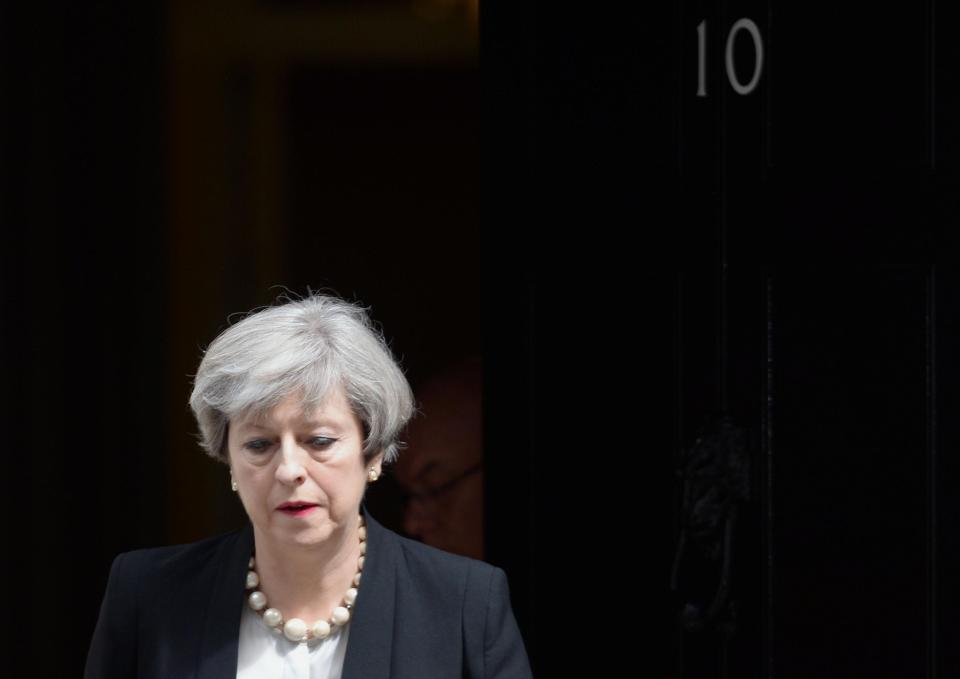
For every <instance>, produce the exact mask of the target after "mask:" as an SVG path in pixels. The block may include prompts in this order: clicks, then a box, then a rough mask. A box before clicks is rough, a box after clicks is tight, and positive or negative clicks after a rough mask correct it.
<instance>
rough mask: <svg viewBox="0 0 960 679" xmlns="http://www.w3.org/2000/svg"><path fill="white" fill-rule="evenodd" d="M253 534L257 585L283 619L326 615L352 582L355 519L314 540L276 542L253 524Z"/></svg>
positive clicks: (356, 549)
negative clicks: (317, 542) (316, 542)
mask: <svg viewBox="0 0 960 679" xmlns="http://www.w3.org/2000/svg"><path fill="white" fill-rule="evenodd" d="M254 539H255V544H256V571H257V574H258V575H259V576H260V585H259V589H260V591H262V592H263V593H264V594H265V595H266V597H267V605H268V606H269V607H271V608H276V609H279V611H280V612H281V613H282V614H283V618H284V620H289V619H290V618H301V619H302V620H304V621H305V622H306V623H307V624H308V625H311V624H313V623H314V622H315V621H316V620H320V619H323V620H326V619H328V618H329V617H330V614H331V613H332V612H333V609H334V608H335V607H337V606H340V605H341V601H342V600H343V595H344V594H345V593H346V591H347V589H349V588H350V587H353V586H354V585H353V578H354V576H355V575H356V573H357V565H358V564H357V561H358V559H359V557H360V536H359V533H358V521H357V519H354V521H353V523H352V524H351V525H349V526H347V527H345V529H344V530H342V531H338V532H335V533H333V534H332V535H330V537H329V538H328V539H327V540H325V541H324V542H323V543H321V544H317V545H291V544H290V543H277V542H276V541H274V540H270V539H269V538H267V537H265V536H262V535H260V534H259V533H258V532H257V530H256V528H254Z"/></svg>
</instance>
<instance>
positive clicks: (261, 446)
mask: <svg viewBox="0 0 960 679" xmlns="http://www.w3.org/2000/svg"><path fill="white" fill-rule="evenodd" d="M269 445H270V442H269V441H263V440H257V441H249V442H248V443H245V444H244V446H243V447H244V448H246V449H248V450H252V451H254V452H260V451H261V450H265V449H266V448H267V447H268V446H269Z"/></svg>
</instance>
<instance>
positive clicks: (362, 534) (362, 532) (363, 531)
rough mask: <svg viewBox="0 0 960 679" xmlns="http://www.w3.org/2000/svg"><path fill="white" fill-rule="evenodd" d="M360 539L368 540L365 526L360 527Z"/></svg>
mask: <svg viewBox="0 0 960 679" xmlns="http://www.w3.org/2000/svg"><path fill="white" fill-rule="evenodd" d="M360 539H361V540H366V539H367V529H366V528H365V527H363V526H360Z"/></svg>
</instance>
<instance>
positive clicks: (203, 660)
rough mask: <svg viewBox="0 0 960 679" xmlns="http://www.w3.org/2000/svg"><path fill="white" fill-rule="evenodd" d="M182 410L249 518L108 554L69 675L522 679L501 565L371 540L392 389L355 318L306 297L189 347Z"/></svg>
mask: <svg viewBox="0 0 960 679" xmlns="http://www.w3.org/2000/svg"><path fill="white" fill-rule="evenodd" d="M190 406H191V408H192V410H193V412H194V415H195V416H196V418H197V422H198V424H199V429H200V445H201V447H202V448H203V449H204V450H205V451H206V453H207V454H209V455H210V456H212V457H213V458H214V459H216V460H218V461H221V462H223V463H225V464H226V465H227V466H229V469H230V476H231V480H230V483H231V487H232V488H233V490H234V491H236V492H237V494H238V495H239V499H240V502H241V503H242V504H243V507H244V510H245V511H246V513H247V516H248V517H249V521H248V522H246V523H245V525H244V527H243V528H241V529H240V530H237V531H233V532H231V533H226V534H223V535H219V536H216V537H211V538H207V539H206V540H202V541H200V542H196V543H192V544H186V545H175V546H171V547H159V548H152V549H138V550H134V551H131V552H126V553H123V554H120V555H118V556H117V557H116V559H115V560H114V562H113V565H112V566H111V569H110V576H109V580H108V583H107V590H106V593H105V595H104V599H103V603H102V605H101V609H100V617H99V620H98V622H97V626H96V629H95V631H94V635H93V640H92V642H91V645H90V650H89V654H88V657H87V663H86V672H85V675H84V676H85V677H86V679H113V678H115V677H116V678H120V677H124V678H127V677H151V678H153V677H156V678H157V679H160V678H164V679H168V678H172V677H176V678H178V679H179V678H180V677H184V678H186V677H191V678H193V677H196V679H214V678H216V679H233V678H237V679H252V678H253V677H257V678H263V679H272V678H274V677H276V678H277V679H280V678H281V677H282V678H284V679H286V678H288V677H297V678H304V679H308V678H309V679H321V678H324V679H325V678H327V677H330V678H341V679H379V678H387V677H409V678H411V679H414V678H416V679H422V678H430V679H434V678H439V677H478V678H479V677H484V678H486V677H498V678H499V677H503V678H512V677H523V678H526V677H531V676H532V675H531V671H530V665H529V661H528V659H527V655H526V651H525V648H524V644H523V640H522V638H521V636H520V632H519V629H518V628H517V624H516V620H515V618H514V615H513V611H512V609H511V606H510V595H509V588H508V585H507V579H506V575H505V573H504V571H503V570H502V569H499V568H496V567H494V566H491V565H489V564H486V563H483V562H482V561H478V560H475V559H470V558H467V557H463V556H458V555H454V554H448V553H446V552H443V551H440V550H438V549H435V548H433V547H429V546H427V545H423V544H421V543H419V542H416V541H413V540H409V539H407V538H404V537H402V536H400V535H397V534H396V533H394V532H392V531H390V530H388V529H386V528H384V527H383V526H382V525H380V524H379V523H378V522H377V521H376V520H375V519H374V518H373V517H372V516H370V513H369V511H368V510H367V508H366V506H365V504H364V502H363V498H364V494H365V492H366V488H367V486H368V485H369V484H370V483H373V482H375V481H376V480H377V478H378V477H379V476H380V475H381V473H382V468H383V466H384V465H388V464H390V463H392V462H393V461H394V460H395V459H396V458H397V455H398V453H399V450H400V447H401V446H402V445H403V444H402V443H401V442H400V441H399V440H398V436H399V435H400V433H401V431H402V430H403V428H404V426H405V425H406V423H407V421H408V420H409V418H410V417H411V416H412V414H413V412H414V400H413V395H412V393H411V391H410V387H409V385H408V383H407V380H406V378H405V377H404V375H403V372H402V371H401V369H400V367H399V366H398V365H397V364H396V362H395V361H394V359H393V358H392V356H391V352H390V349H389V348H388V347H387V345H386V342H385V341H384V339H383V337H382V335H381V334H380V333H379V332H377V331H376V330H375V329H374V327H373V325H372V323H371V321H370V319H369V318H368V316H367V314H366V311H365V310H364V309H363V308H361V307H358V306H356V305H354V304H351V303H349V302H347V301H344V300H341V299H339V298H337V297H331V296H325V295H319V294H313V295H311V296H309V297H307V298H305V299H301V300H293V301H288V302H286V303H285V304H282V305H277V306H272V307H268V308H265V309H263V310H260V311H258V312H256V313H252V314H250V315H247V316H246V317H245V318H244V319H243V320H241V321H239V322H238V323H236V324H234V325H233V326H231V327H229V328H228V329H227V330H226V331H224V332H223V333H222V334H221V335H220V336H219V337H217V339H216V340H214V341H213V343H211V344H210V346H209V347H208V348H207V350H206V352H205V354H204V357H203V360H202V361H201V363H200V367H199V369H198V371H197V374H196V376H195V379H194V389H193V394H192V395H191V398H190Z"/></svg>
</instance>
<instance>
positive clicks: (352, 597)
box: [343, 587, 357, 606]
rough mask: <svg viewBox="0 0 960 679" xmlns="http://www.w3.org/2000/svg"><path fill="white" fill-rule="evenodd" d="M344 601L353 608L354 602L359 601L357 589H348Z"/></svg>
mask: <svg viewBox="0 0 960 679" xmlns="http://www.w3.org/2000/svg"><path fill="white" fill-rule="evenodd" d="M343 600H344V601H346V602H347V603H348V604H350V605H351V606H353V602H354V601H356V600H357V588H356V587H351V588H350V589H348V590H347V593H346V594H344V595H343Z"/></svg>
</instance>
